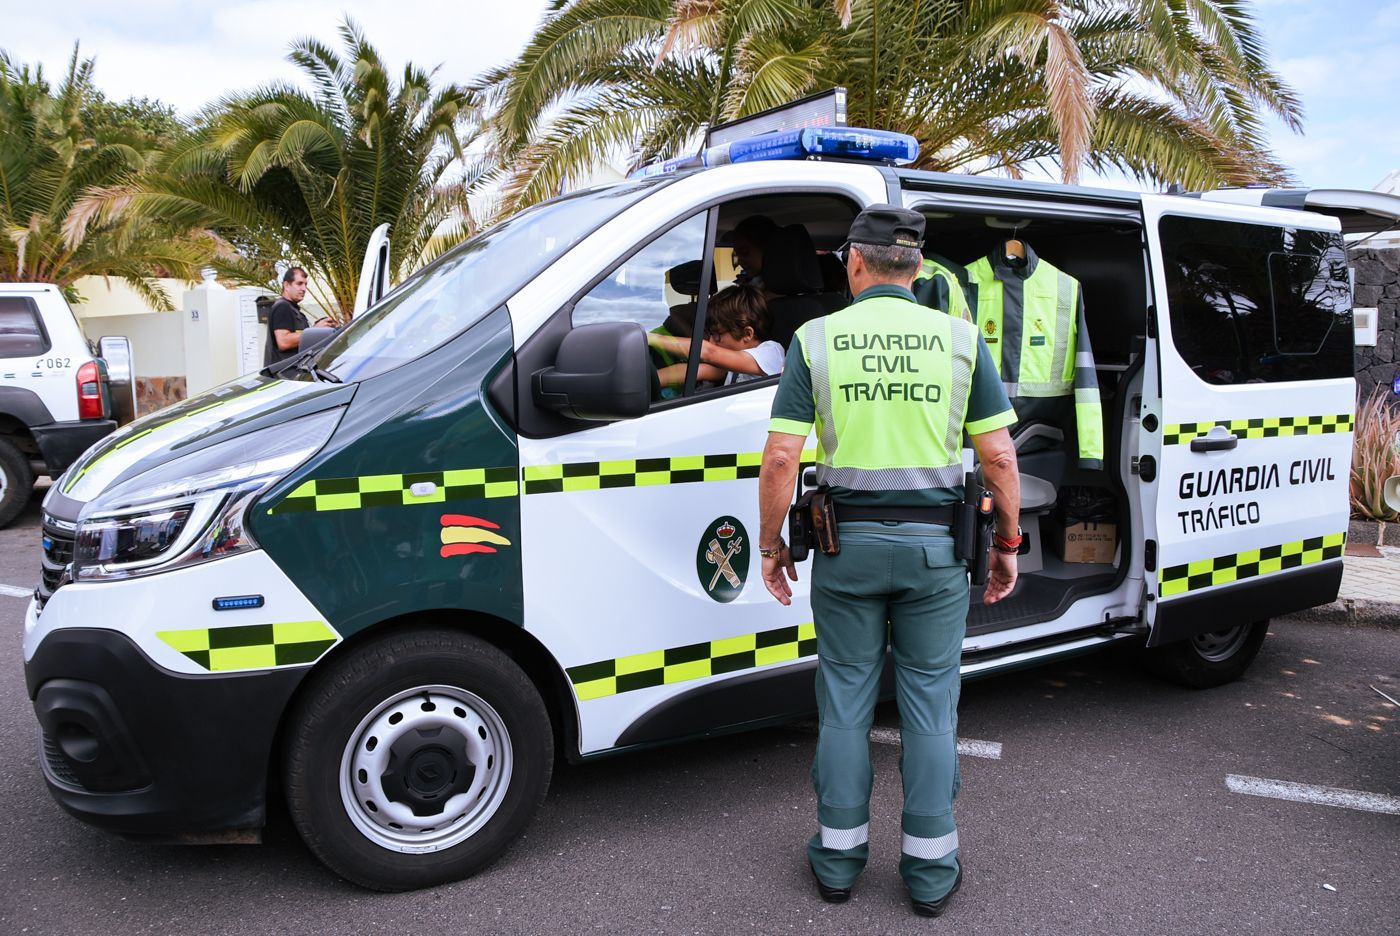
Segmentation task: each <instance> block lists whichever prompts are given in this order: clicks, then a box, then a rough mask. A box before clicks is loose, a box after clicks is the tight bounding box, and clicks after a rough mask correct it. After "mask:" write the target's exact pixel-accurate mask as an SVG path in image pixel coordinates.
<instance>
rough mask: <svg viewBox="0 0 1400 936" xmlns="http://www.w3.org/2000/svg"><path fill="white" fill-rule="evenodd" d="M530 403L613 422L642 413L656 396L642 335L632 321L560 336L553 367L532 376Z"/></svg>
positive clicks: (654, 378)
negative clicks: (533, 402)
mask: <svg viewBox="0 0 1400 936" xmlns="http://www.w3.org/2000/svg"><path fill="white" fill-rule="evenodd" d="M531 384H532V387H533V390H534V397H535V403H536V404H537V405H538V406H540V407H542V408H543V409H548V410H553V411H555V412H556V413H561V414H563V415H565V416H569V417H572V418H573V419H588V420H598V421H603V422H612V421H615V420H619V419H635V418H636V417H638V416H641V415H643V414H644V413H646V411H647V409H648V408H649V407H650V406H651V402H652V399H653V398H654V397H655V396H659V395H660V385H659V384H658V382H657V376H656V369H655V368H654V367H652V366H651V354H650V353H649V352H648V351H647V335H646V332H645V331H643V330H642V326H641V325H638V324H637V323H636V322H595V323H593V324H592V325H580V326H579V327H577V328H575V329H573V330H572V331H570V332H569V333H568V334H567V335H565V336H564V339H563V341H561V342H560V343H559V351H558V353H557V354H556V355H555V358H554V366H553V367H546V368H544V369H542V370H538V371H536V372H535V373H534V375H533V376H532V380H531Z"/></svg>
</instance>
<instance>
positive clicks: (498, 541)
mask: <svg viewBox="0 0 1400 936" xmlns="http://www.w3.org/2000/svg"><path fill="white" fill-rule="evenodd" d="M499 529H500V526H498V525H497V524H494V523H492V522H491V521H490V520H483V519H481V518H480V517H469V516H467V515H466V514H443V515H442V558H444V559H446V558H448V557H449V556H470V555H471V554H472V553H493V552H495V551H496V547H497V546H509V545H510V540H508V539H506V538H505V537H504V536H502V535H501V534H499V533H493V532H492V531H493V530H499Z"/></svg>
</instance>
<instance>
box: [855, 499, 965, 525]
mask: <svg viewBox="0 0 1400 936" xmlns="http://www.w3.org/2000/svg"><path fill="white" fill-rule="evenodd" d="M835 506H836V522H837V523H846V522H848V521H852V520H889V521H893V522H895V523H941V524H943V525H944V526H950V527H951V526H953V525H954V524H956V523H957V522H958V511H959V510H960V509H961V507H962V505H961V504H947V505H944V506H942V507H854V506H851V505H849V504H841V503H838V504H836V505H835Z"/></svg>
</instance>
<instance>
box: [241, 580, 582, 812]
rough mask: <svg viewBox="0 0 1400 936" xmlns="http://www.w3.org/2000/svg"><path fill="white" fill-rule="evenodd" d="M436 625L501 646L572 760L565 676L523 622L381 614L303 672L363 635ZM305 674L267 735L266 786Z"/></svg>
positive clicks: (571, 707)
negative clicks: (536, 694) (537, 697)
mask: <svg viewBox="0 0 1400 936" xmlns="http://www.w3.org/2000/svg"><path fill="white" fill-rule="evenodd" d="M423 627H431V628H439V629H443V630H455V631H460V632H461V633H463V634H470V635H471V636H473V637H476V638H478V639H480V640H484V641H486V642H487V643H489V644H491V645H492V646H494V647H496V648H497V649H498V650H501V651H502V652H504V653H505V654H506V655H507V656H509V657H510V658H511V659H512V660H513V661H514V662H515V663H516V664H518V665H519V666H520V668H521V669H522V670H524V672H525V675H526V677H528V678H529V680H530V682H531V683H533V684H534V686H535V689H536V691H538V692H539V694H540V699H541V700H542V701H543V702H544V706H545V711H547V712H548V713H549V721H550V725H551V727H552V728H553V731H554V743H555V750H556V751H562V752H563V753H564V756H565V757H566V758H568V759H569V760H571V761H577V760H578V734H579V730H578V707H577V705H576V703H575V701H574V697H573V693H572V692H571V691H570V689H569V683H568V678H567V676H566V674H565V673H564V670H563V668H562V667H561V666H560V665H559V663H558V661H557V660H555V658H554V655H553V654H551V653H550V652H549V650H548V649H547V648H546V647H545V646H544V644H542V643H541V642H540V641H539V638H537V637H535V635H534V634H531V633H530V632H529V631H527V630H525V628H523V627H521V626H520V625H518V624H514V623H512V622H510V621H507V620H505V619H504V618H500V617H497V616H495V615H492V614H485V613H482V612H476V611H463V610H462V609H460V608H437V609H433V610H427V611H414V612H412V613H410V614H403V615H397V616H395V617H390V618H385V619H384V620H382V621H380V622H379V623H377V624H372V625H370V626H369V627H365V628H362V629H361V630H359V631H356V632H355V633H354V634H351V635H350V636H348V637H346V638H345V639H344V640H342V641H341V642H340V643H338V644H336V646H335V647H333V648H332V649H331V650H330V651H329V652H328V653H326V655H325V656H323V657H321V658H320V659H319V660H317V661H316V664H315V666H313V667H311V668H310V669H309V670H308V671H307V675H308V676H310V674H311V673H313V672H315V671H316V670H317V669H319V668H321V667H324V666H326V665H327V664H328V663H329V662H332V661H334V660H336V659H339V658H340V657H342V656H344V655H345V654H347V653H350V652H353V651H354V650H355V649H356V648H358V647H359V646H361V645H362V644H364V643H366V642H367V641H369V640H371V639H374V638H378V637H382V636H383V635H385V634H389V633H394V632H397V631H406V630H412V629H414V628H423ZM308 683H309V680H308V679H302V681H301V683H300V685H298V686H297V688H296V691H295V692H294V693H292V696H291V698H290V699H288V700H287V705H286V707H285V708H284V709H283V712H282V717H281V718H280V719H279V721H278V724H277V731H276V733H275V734H274V736H273V739H272V750H271V753H270V756H269V757H268V790H269V792H271V791H273V790H276V789H279V787H280V784H281V779H280V778H281V771H282V763H283V758H284V756H285V743H286V735H287V730H288V727H289V723H290V720H291V713H292V712H293V711H294V710H295V709H296V707H297V704H298V702H299V701H300V700H301V698H302V696H303V695H304V694H305V692H306V691H307V685H308Z"/></svg>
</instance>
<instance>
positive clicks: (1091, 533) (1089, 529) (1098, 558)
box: [1059, 523, 1118, 565]
mask: <svg viewBox="0 0 1400 936" xmlns="http://www.w3.org/2000/svg"><path fill="white" fill-rule="evenodd" d="M1117 545H1118V524H1116V523H1071V524H1069V525H1067V526H1066V527H1065V528H1064V530H1063V531H1062V532H1061V533H1060V542H1059V547H1060V549H1059V552H1060V558H1062V559H1064V561H1065V562H1092V563H1095V564H1100V565H1107V564H1108V563H1111V562H1112V561H1113V553H1114V551H1115V550H1116V548H1117Z"/></svg>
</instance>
